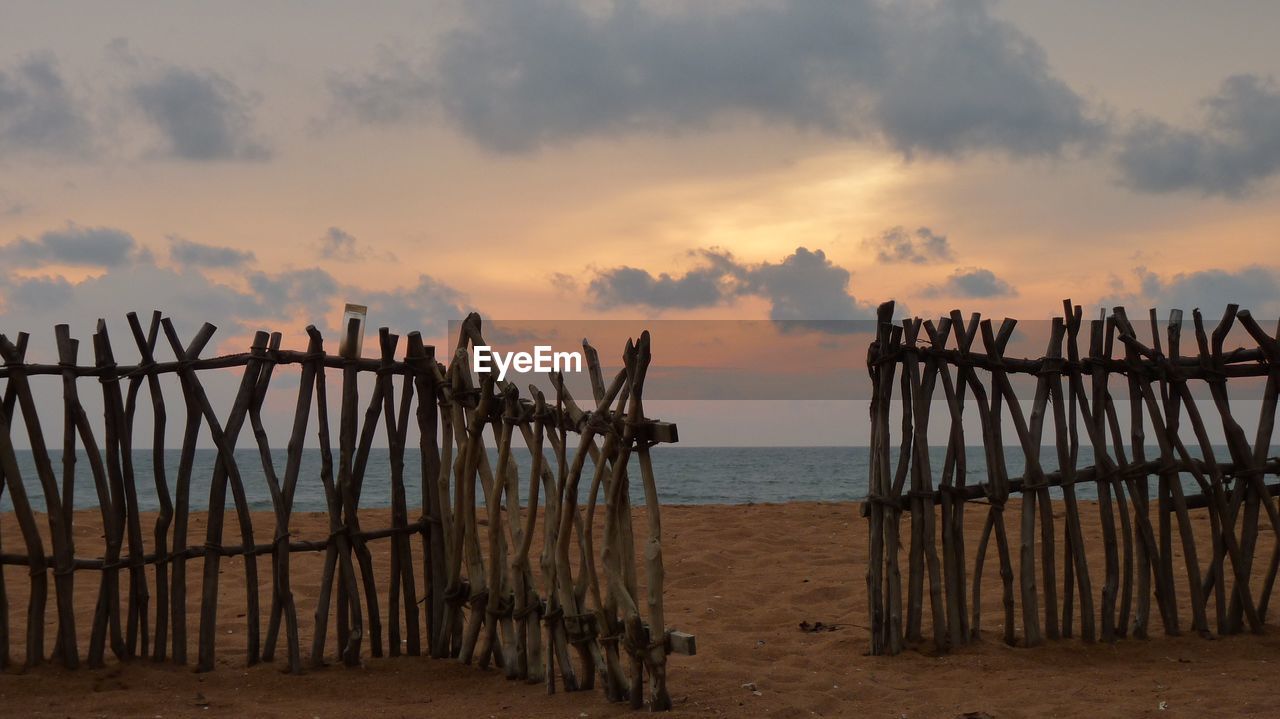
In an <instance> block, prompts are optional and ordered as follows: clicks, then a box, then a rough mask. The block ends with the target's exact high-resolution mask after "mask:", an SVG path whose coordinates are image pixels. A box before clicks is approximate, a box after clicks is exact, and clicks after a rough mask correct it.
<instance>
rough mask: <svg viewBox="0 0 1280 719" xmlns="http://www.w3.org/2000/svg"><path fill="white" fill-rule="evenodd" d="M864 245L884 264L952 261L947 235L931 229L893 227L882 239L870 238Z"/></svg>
mask: <svg viewBox="0 0 1280 719" xmlns="http://www.w3.org/2000/svg"><path fill="white" fill-rule="evenodd" d="M862 246H863V247H864V248H866V249H868V250H871V251H873V252H875V253H876V260H877V261H878V262H884V263H898V262H909V263H911V264H916V265H923V264H927V263H930V262H950V261H952V260H954V259H955V257H954V255H952V254H951V244H950V243H949V242H947V236H946V235H940V234H937V233H936V232H934V231H933V230H931V229H929V228H928V227H917V228H916V229H915V230H914V231H912V230H907V229H906V228H904V227H902V226H898V227H892V228H890V229H887V230H885V231H884V232H882V233H880V236H879V237H874V238H871V239H868V240H866V241H864V242H863V243H862Z"/></svg>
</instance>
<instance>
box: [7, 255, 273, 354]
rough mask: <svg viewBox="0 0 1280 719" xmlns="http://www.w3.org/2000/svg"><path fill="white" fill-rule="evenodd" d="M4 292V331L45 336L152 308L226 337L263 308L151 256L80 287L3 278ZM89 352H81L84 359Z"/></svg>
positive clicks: (50, 280) (81, 329)
mask: <svg viewBox="0 0 1280 719" xmlns="http://www.w3.org/2000/svg"><path fill="white" fill-rule="evenodd" d="M0 290H3V293H4V302H3V309H2V310H0V318H2V320H3V326H4V327H6V328H12V329H13V330H15V331H16V330H27V331H30V332H33V333H41V334H42V335H43V334H47V333H49V332H50V331H51V330H52V327H53V325H55V324H58V323H61V322H67V323H71V324H72V325H73V326H74V327H75V328H76V330H77V331H79V332H87V331H91V330H92V328H93V322H94V321H95V320H96V319H97V318H99V317H105V318H108V319H109V320H111V321H112V322H113V323H122V322H123V321H124V316H125V314H127V313H128V312H131V311H138V312H145V311H147V310H151V309H153V308H159V309H162V310H164V311H165V312H166V313H168V314H169V315H171V316H173V317H174V318H175V321H178V322H179V324H180V325H182V326H185V327H194V326H197V325H198V324H199V323H200V322H203V321H206V320H207V321H209V322H212V323H214V324H215V325H218V327H219V328H220V329H221V330H222V332H224V333H235V332H239V331H242V330H244V329H245V328H246V327H247V323H248V321H249V320H250V319H252V318H256V317H259V316H260V314H261V305H260V303H259V302H258V300H257V299H256V298H255V297H253V296H252V295H249V294H247V293H245V292H243V291H241V290H238V289H237V288H234V287H231V286H229V285H224V284H221V283H217V282H213V281H211V280H209V279H208V278H206V277H205V276H204V275H202V274H200V273H199V272H195V271H191V270H186V269H176V270H175V269H168V268H164V267H158V266H157V265H155V264H154V263H153V262H151V260H150V258H149V257H144V258H143V259H141V260H139V261H138V262H136V263H133V264H126V265H117V266H114V267H111V268H110V269H109V270H108V271H107V272H105V273H103V274H101V275H98V276H96V277H90V278H87V279H84V280H81V281H79V282H70V281H68V280H67V279H66V278H64V277H57V276H55V277H37V278H19V277H11V276H0ZM6 331H8V329H6ZM124 336H125V337H127V336H128V335H127V332H126V334H125V335H124ZM122 341H123V339H122ZM130 344H132V343H131V342H130ZM84 352H85V350H84V349H82V350H81V359H82V360H84V358H85V354H84ZM89 352H90V354H89V355H88V357H90V358H91V357H92V351H91V350H89Z"/></svg>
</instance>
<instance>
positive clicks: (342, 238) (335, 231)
mask: <svg viewBox="0 0 1280 719" xmlns="http://www.w3.org/2000/svg"><path fill="white" fill-rule="evenodd" d="M316 246H317V249H319V250H320V256H321V257H323V258H325V259H327V260H339V261H342V262H359V261H361V260H369V259H382V260H395V258H396V256H395V255H394V254H392V253H390V252H379V251H378V250H375V249H374V248H372V247H370V246H369V245H364V244H361V243H360V241H359V240H357V239H356V237H355V235H352V234H351V233H350V232H347V231H346V230H344V229H342V228H341V227H330V228H329V229H328V230H325V233H324V234H323V235H321V236H320V239H318V240H316Z"/></svg>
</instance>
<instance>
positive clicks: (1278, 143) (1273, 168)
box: [1116, 75, 1280, 197]
mask: <svg viewBox="0 0 1280 719" xmlns="http://www.w3.org/2000/svg"><path fill="white" fill-rule="evenodd" d="M1201 104H1202V105H1203V107H1204V108H1205V121H1204V124H1203V125H1202V126H1201V127H1199V128H1196V129H1184V128H1179V127H1174V126H1172V125H1169V124H1168V123H1165V122H1164V121H1162V120H1158V119H1153V118H1142V119H1140V120H1138V121H1137V122H1136V123H1135V124H1134V125H1133V127H1132V128H1130V129H1129V131H1128V132H1127V133H1126V134H1125V135H1124V137H1123V138H1122V139H1121V142H1120V149H1119V152H1118V154H1117V156H1116V162H1117V164H1118V165H1119V168H1120V172H1121V176H1122V179H1123V181H1124V182H1125V183H1126V184H1127V185H1129V186H1130V187H1132V188H1134V189H1136V190H1140V191H1143V192H1153V193H1169V192H1180V191H1193V192H1199V193H1201V194H1203V195H1219V196H1224V197H1238V196H1241V195H1244V194H1246V193H1248V192H1249V191H1250V190H1252V189H1254V188H1255V187H1256V186H1257V185H1258V184H1259V183H1261V182H1262V181H1264V180H1266V179H1268V178H1270V177H1272V176H1273V175H1275V174H1277V173H1280V88H1278V87H1277V86H1276V83H1275V81H1274V80H1273V79H1271V78H1261V77H1258V76H1256V75H1233V76H1231V77H1228V78H1227V79H1226V80H1224V81H1223V83H1222V86H1221V87H1220V88H1219V89H1218V93H1217V94H1216V95H1212V96H1210V97H1207V98H1205V99H1204V100H1203V101H1202V103H1201Z"/></svg>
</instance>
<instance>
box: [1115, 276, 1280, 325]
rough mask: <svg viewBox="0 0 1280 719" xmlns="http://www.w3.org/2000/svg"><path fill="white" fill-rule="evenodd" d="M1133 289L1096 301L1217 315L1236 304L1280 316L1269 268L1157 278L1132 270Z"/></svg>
mask: <svg viewBox="0 0 1280 719" xmlns="http://www.w3.org/2000/svg"><path fill="white" fill-rule="evenodd" d="M1134 274H1135V275H1136V276H1137V280H1138V283H1137V285H1138V286H1137V288H1136V290H1135V291H1133V292H1129V293H1125V292H1113V293H1112V294H1111V295H1109V296H1107V297H1103V298H1102V299H1100V300H1099V304H1101V305H1103V306H1107V307H1111V306H1117V305H1122V306H1123V305H1128V306H1134V305H1140V306H1143V307H1156V308H1159V309H1161V310H1170V309H1182V310H1185V311H1187V312H1190V311H1191V310H1192V309H1195V308H1197V307H1198V308H1200V309H1201V310H1203V311H1204V312H1205V313H1207V314H1209V315H1217V314H1218V313H1219V312H1221V311H1222V310H1223V309H1224V308H1225V307H1226V306H1227V305H1228V304H1230V303H1233V302H1234V303H1236V304H1238V305H1240V306H1241V307H1242V308H1245V309H1249V310H1252V311H1253V312H1255V313H1257V314H1259V316H1263V317H1274V316H1276V314H1278V313H1280V277H1278V276H1277V274H1276V271H1275V270H1274V269H1271V268H1269V267H1262V266H1259V265H1251V266H1248V267H1244V268H1241V269H1238V270H1223V269H1216V268H1215V269H1208V270H1200V271H1198V272H1185V273H1178V274H1175V275H1173V276H1171V277H1170V276H1164V277H1162V276H1160V275H1158V274H1156V273H1155V272H1151V271H1149V270H1147V269H1146V268H1144V267H1139V268H1137V269H1136V270H1135V271H1134Z"/></svg>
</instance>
